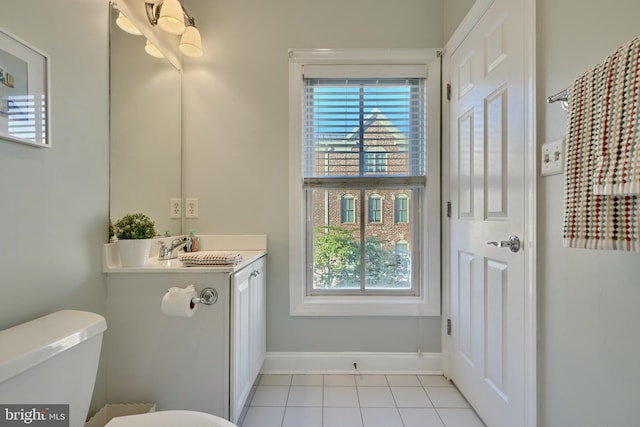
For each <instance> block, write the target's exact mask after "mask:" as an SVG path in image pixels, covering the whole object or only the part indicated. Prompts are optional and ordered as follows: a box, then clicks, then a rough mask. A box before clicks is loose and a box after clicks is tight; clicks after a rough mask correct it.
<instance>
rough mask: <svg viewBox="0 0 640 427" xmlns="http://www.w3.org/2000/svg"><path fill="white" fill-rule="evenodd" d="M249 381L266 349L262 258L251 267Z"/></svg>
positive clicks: (252, 377)
mask: <svg viewBox="0 0 640 427" xmlns="http://www.w3.org/2000/svg"><path fill="white" fill-rule="evenodd" d="M251 270H252V272H251V285H250V286H251V332H250V336H251V352H250V357H251V361H250V364H251V382H252V383H253V382H254V381H255V379H256V377H257V376H258V374H259V373H260V370H261V369H262V364H263V363H264V358H265V355H266V351H267V348H266V347H267V346H266V343H267V340H266V322H267V316H266V311H267V310H266V308H267V307H266V305H267V304H266V269H265V260H264V258H261V259H259V260H258V261H256V262H255V263H253V264H252V267H251Z"/></svg>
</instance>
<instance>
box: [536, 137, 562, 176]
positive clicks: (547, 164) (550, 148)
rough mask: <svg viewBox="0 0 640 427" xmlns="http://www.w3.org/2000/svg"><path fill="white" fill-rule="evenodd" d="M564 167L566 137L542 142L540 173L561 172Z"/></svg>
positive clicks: (543, 174) (553, 173)
mask: <svg viewBox="0 0 640 427" xmlns="http://www.w3.org/2000/svg"><path fill="white" fill-rule="evenodd" d="M563 168H564V138H561V139H558V140H556V141H551V142H547V143H545V144H542V151H541V153H540V174H541V175H542V176H548V175H556V174H561V173H562V172H563Z"/></svg>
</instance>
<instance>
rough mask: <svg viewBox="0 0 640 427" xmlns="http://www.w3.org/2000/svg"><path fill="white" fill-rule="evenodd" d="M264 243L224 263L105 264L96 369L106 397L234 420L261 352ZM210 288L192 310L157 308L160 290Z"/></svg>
mask: <svg viewBox="0 0 640 427" xmlns="http://www.w3.org/2000/svg"><path fill="white" fill-rule="evenodd" d="M265 254H266V249H264V250H254V251H252V252H245V254H244V262H243V263H241V264H239V265H237V266H227V267H184V266H181V264H180V263H176V261H175V260H171V261H170V262H165V263H164V264H162V265H161V264H160V263H156V262H152V263H151V264H150V265H149V266H147V267H144V268H139V269H138V268H122V267H117V266H114V265H108V266H107V267H105V273H107V274H106V282H107V310H106V319H107V331H106V332H105V335H104V340H103V353H102V365H101V366H102V367H103V368H102V369H105V372H106V390H107V391H106V394H107V395H106V400H107V401H108V402H110V403H146V402H150V403H156V406H157V408H158V410H172V409H173V410H192V411H201V412H207V413H211V414H214V415H217V416H220V417H223V418H226V419H229V420H231V421H232V422H234V423H237V421H238V418H239V417H240V415H241V414H242V410H243V408H244V406H245V405H246V404H248V403H247V402H246V400H247V398H248V397H249V393H250V391H251V387H252V386H253V382H254V381H255V379H256V378H257V376H258V374H259V372H260V370H261V368H262V364H263V362H264V358H265V320H266V319H265V312H266V307H265V302H266V301H265V288H266V281H265V276H266V272H265V264H266V262H265V260H266V256H265ZM191 284H193V285H194V286H195V288H196V292H197V293H198V294H199V293H200V292H201V291H202V290H203V289H204V288H207V287H211V288H214V289H215V290H216V292H217V295H218V300H217V302H216V303H215V304H213V305H204V304H198V309H197V310H196V311H195V313H194V314H193V315H192V316H191V317H170V316H166V315H164V314H162V312H161V302H162V297H163V296H164V294H165V292H166V291H167V290H168V289H169V288H171V287H174V286H177V287H182V288H184V287H186V286H189V285H191Z"/></svg>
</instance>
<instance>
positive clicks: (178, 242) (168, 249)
mask: <svg viewBox="0 0 640 427" xmlns="http://www.w3.org/2000/svg"><path fill="white" fill-rule="evenodd" d="M187 243H188V241H187V240H182V239H174V240H173V241H172V242H171V246H167V245H165V244H164V242H160V253H159V254H158V259H159V260H167V259H174V258H177V257H178V253H177V252H178V249H180V248H182V247H184V246H185V245H186V244H187Z"/></svg>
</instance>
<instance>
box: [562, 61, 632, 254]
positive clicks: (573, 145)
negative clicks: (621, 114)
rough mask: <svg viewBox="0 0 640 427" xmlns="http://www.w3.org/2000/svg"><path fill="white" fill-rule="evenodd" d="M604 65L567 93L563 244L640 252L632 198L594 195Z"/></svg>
mask: <svg viewBox="0 0 640 427" xmlns="http://www.w3.org/2000/svg"><path fill="white" fill-rule="evenodd" d="M605 70H606V64H605V63H602V64H599V65H597V66H596V67H594V68H593V69H591V70H589V71H588V72H586V73H584V74H583V75H582V76H580V77H578V78H577V79H576V80H575V81H574V82H573V83H572V84H571V85H570V86H569V88H568V91H567V92H568V101H569V111H568V117H567V121H568V122H567V146H566V150H567V155H566V160H565V201H564V225H563V236H562V237H563V243H564V245H565V246H568V247H573V248H586V249H610V250H625V251H640V235H639V229H640V215H639V208H640V205H639V204H638V200H637V198H636V196H632V195H621V196H608V195H598V194H595V193H594V192H593V179H594V175H595V173H596V171H597V164H598V160H599V154H600V153H601V150H602V148H601V146H600V144H599V142H598V141H599V140H601V139H602V133H603V129H605V128H603V126H601V123H602V115H603V111H604V110H603V109H602V108H601V107H602V103H601V100H602V97H601V93H602V87H603V78H604V77H603V76H606V73H605Z"/></svg>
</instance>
